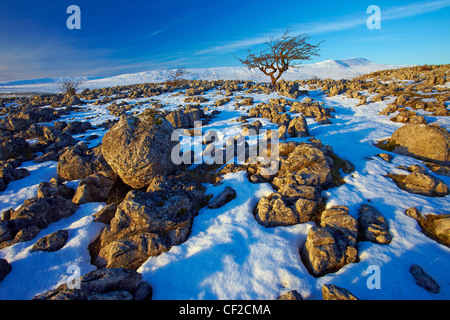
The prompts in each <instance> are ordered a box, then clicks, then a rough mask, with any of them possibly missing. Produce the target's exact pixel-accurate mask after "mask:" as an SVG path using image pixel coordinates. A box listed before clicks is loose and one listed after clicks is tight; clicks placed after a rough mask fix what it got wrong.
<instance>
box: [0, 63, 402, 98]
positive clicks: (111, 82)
mask: <svg viewBox="0 0 450 320" xmlns="http://www.w3.org/2000/svg"><path fill="white" fill-rule="evenodd" d="M399 67H400V66H396V65H385V64H378V63H374V62H371V61H369V60H367V59H364V58H350V59H342V60H326V61H322V62H317V63H313V64H303V65H299V66H294V67H291V68H290V69H289V70H288V71H286V72H285V73H284V74H283V76H282V79H285V80H291V81H292V80H305V79H310V78H312V77H318V78H320V79H327V78H329V79H334V80H339V79H352V78H355V77H358V76H360V75H363V74H366V73H370V72H374V71H378V70H384V69H394V68H399ZM171 71H172V70H155V71H144V72H138V73H131V74H123V75H118V76H113V77H108V78H99V77H96V78H92V77H91V78H90V80H88V81H86V82H85V83H84V84H83V85H82V88H89V89H97V88H105V87H113V86H124V85H130V84H136V83H150V82H164V81H167V80H168V79H169V74H170V72H171ZM187 71H188V74H187V75H186V76H185V78H186V79H190V80H191V79H198V80H251V81H255V82H267V81H268V80H269V78H268V77H267V76H265V75H264V74H263V73H262V72H261V71H259V70H258V69H251V70H249V69H247V68H245V67H220V68H197V69H187ZM56 82H57V79H51V78H50V79H49V78H45V79H34V80H21V81H12V82H2V83H0V93H9V92H59V88H58V86H57V84H56Z"/></svg>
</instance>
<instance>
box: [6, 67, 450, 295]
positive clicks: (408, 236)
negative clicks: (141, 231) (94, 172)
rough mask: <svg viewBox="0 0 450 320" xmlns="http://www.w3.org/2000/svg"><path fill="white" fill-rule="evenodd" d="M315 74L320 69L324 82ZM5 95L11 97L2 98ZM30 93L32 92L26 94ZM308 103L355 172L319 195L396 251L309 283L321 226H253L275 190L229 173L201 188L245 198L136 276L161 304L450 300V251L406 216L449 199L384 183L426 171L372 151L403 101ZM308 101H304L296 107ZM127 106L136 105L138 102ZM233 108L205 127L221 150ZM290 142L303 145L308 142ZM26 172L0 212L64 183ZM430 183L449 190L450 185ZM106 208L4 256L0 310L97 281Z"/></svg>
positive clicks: (320, 129) (445, 122) (205, 212)
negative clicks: (377, 219)
mask: <svg viewBox="0 0 450 320" xmlns="http://www.w3.org/2000/svg"><path fill="white" fill-rule="evenodd" d="M302 68H304V69H299V70H301V72H302V73H301V74H303V75H305V77H307V75H308V74H307V72H306V71H307V70H312V71H311V72H318V74H319V75H321V76H324V77H327V78H330V77H335V78H337V79H340V78H341V77H347V71H348V72H350V73H353V75H356V74H357V73H358V72H363V73H366V72H369V71H367V70H369V69H370V70H372V68H373V70H375V69H376V68H379V69H380V68H382V66H380V65H376V64H372V63H370V62H368V61H366V60H364V59H346V60H330V61H324V62H322V63H318V64H314V65H308V66H303V67H302ZM308 68H309V69H308ZM314 68H315V70H313V69H314ZM383 68H384V66H383ZM243 70H244V69H240V68H236V69H230V68H228V69H226V68H225V69H224V68H212V69H208V70H203V71H202V72H203V73H197V75H198V74H200V75H202V76H205V77H206V78H210V79H211V78H214V77H217V78H219V77H225V78H226V76H227V72H228V74H229V77H233V76H234V77H241V76H243V75H244V73H240V72H241V71H242V72H244V71H243ZM318 70H322V71H320V72H322V73H320V72H319V71H318ZM327 70H328V71H327ZM245 72H247V73H246V75H247V76H250V75H251V74H250V73H248V70H246V71H245ZM299 72H300V71H299ZM327 72H328V73H327ZM291 75H292V74H291ZM298 75H299V73H297V76H298ZM163 76H164V74H163V73H162V72H154V73H141V74H135V75H123V76H121V77H119V78H109V79H97V80H92V81H97V83H96V85H98V86H99V87H100V86H104V85H111V83H112V82H113V81H117V82H114V84H115V85H116V84H124V83H131V82H133V81H140V82H148V80H149V79H159V80H160V81H163V79H164V77H163ZM152 77H153V78H152ZM102 81H103V82H102ZM108 81H112V82H108ZM152 81H153V80H152ZM89 83H93V82H89ZM46 85H48V84H46ZM36 86H37V87H36V88H38V87H39V88H41V89H43V88H48V87H45V86H44V85H37V84H36ZM5 88H6V87H5V86H4V87H2V88H0V90H4V89H5ZM8 88H12V86H9V87H8ZM23 88H24V87H21V89H20V90H22V89H23ZM29 89H30V87H29V86H28V87H27V90H29ZM24 90H25V89H24ZM45 90H47V89H45ZM218 93H220V92H219V90H211V91H208V92H206V93H205V95H204V96H205V97H206V98H207V99H209V101H208V102H207V103H204V104H202V106H211V105H212V104H213V103H214V102H215V101H216V100H218V99H220V98H222V95H220V94H218ZM239 94H240V95H243V96H245V97H252V98H253V99H254V102H255V105H256V104H257V103H259V102H268V101H269V99H270V98H278V97H279V96H278V94H276V93H272V94H270V95H265V94H259V93H252V94H249V93H246V92H240V93H239ZM365 94H367V92H365ZM310 96H311V97H312V98H313V99H315V100H316V101H319V102H323V103H324V104H325V107H334V108H335V110H336V112H335V113H334V115H335V118H333V119H331V121H332V124H328V125H319V124H317V123H316V122H315V121H314V120H313V119H307V121H308V127H309V131H310V134H311V135H312V136H315V137H316V138H318V139H320V140H321V141H322V142H323V143H324V144H329V145H331V146H332V147H333V150H334V152H335V153H336V154H337V155H338V156H339V157H341V158H343V159H346V160H349V161H350V162H351V163H353V164H354V165H355V171H354V172H352V173H351V174H348V175H345V174H344V180H345V182H346V183H345V184H344V185H342V186H340V187H338V188H333V189H329V190H326V191H324V192H323V193H322V196H324V197H326V198H327V207H330V206H332V205H345V206H348V207H349V210H350V214H351V215H352V216H354V217H355V218H356V217H357V214H358V209H359V208H360V206H361V205H362V204H370V205H372V206H374V207H375V208H376V209H377V210H378V211H379V212H380V213H382V214H383V216H384V217H385V218H386V220H387V222H388V224H389V230H390V232H391V234H392V236H393V240H392V242H391V243H390V244H389V245H379V244H374V243H371V242H359V243H358V256H359V257H360V261H359V262H358V263H352V264H348V265H346V266H345V267H343V268H342V269H340V270H339V271H338V272H336V273H332V274H328V275H325V276H323V277H321V278H315V277H313V276H312V275H310V274H309V273H308V271H307V270H306V268H305V267H304V265H303V263H302V261H301V260H300V255H299V250H300V249H301V248H302V246H303V245H304V243H305V241H306V237H307V234H308V231H309V229H310V228H311V227H312V226H313V225H314V224H313V223H312V222H309V223H304V224H298V225H294V226H290V227H276V228H265V227H263V226H261V225H259V224H258V223H257V222H256V220H255V218H254V216H253V209H254V207H255V206H256V204H257V202H258V201H259V199H261V198H262V197H263V196H267V195H269V194H270V193H272V192H273V189H272V188H271V186H270V185H269V184H265V183H262V184H253V183H250V182H249V181H248V179H247V177H246V173H245V172H238V173H230V174H227V175H225V176H224V180H223V184H221V185H218V186H213V185H210V184H205V187H206V193H207V194H212V195H217V194H219V193H220V192H221V191H223V190H224V189H225V187H227V186H231V187H232V188H233V189H235V190H236V192H237V197H236V199H234V200H232V201H231V202H229V203H228V204H226V205H225V206H223V207H221V208H218V209H209V208H207V207H205V208H203V209H201V210H200V211H199V214H198V216H197V217H195V219H194V222H193V227H192V232H191V234H190V236H189V238H188V240H187V241H186V242H185V243H183V244H181V245H178V246H175V247H172V248H171V250H169V251H168V252H166V253H163V254H161V255H160V256H157V257H150V258H149V259H148V260H147V261H146V262H145V263H144V264H143V265H142V266H141V267H140V268H139V269H138V271H139V272H140V273H141V274H142V275H143V277H144V279H145V280H147V281H148V282H149V283H150V284H151V285H152V287H153V298H154V299H238V300H240V299H245V300H248V299H276V298H277V297H278V296H279V295H281V294H282V293H283V292H285V291H288V290H297V291H298V292H299V293H300V294H301V295H302V296H303V298H305V299H321V298H322V293H321V288H322V285H323V284H329V283H332V284H335V285H337V286H341V287H344V288H346V289H348V290H350V291H351V292H352V293H353V294H354V295H356V296H357V297H358V298H360V299H443V300H448V299H450V281H449V279H450V278H449V276H448V270H449V269H450V249H449V248H447V247H445V246H443V245H441V244H439V243H437V242H435V241H433V240H431V239H430V238H428V237H427V236H425V235H424V234H423V233H422V232H421V230H420V227H419V226H418V224H417V222H416V221H415V220H414V219H412V218H410V217H408V216H406V215H405V214H404V211H405V209H407V208H409V207H413V206H414V207H417V208H418V209H419V210H420V211H422V212H423V213H434V214H442V213H448V208H449V204H450V196H446V197H441V198H435V197H425V196H421V195H415V194H410V193H407V192H406V191H403V190H401V189H399V188H398V187H397V186H396V185H395V183H394V182H393V181H392V180H390V179H389V178H388V177H386V174H387V173H405V171H403V170H401V169H398V168H396V167H397V166H400V165H402V166H410V165H413V164H421V162H420V161H418V160H416V159H414V158H410V157H406V156H401V155H397V154H393V153H391V155H392V156H393V160H392V163H388V162H386V161H383V160H382V159H380V158H378V157H377V156H376V155H377V154H379V153H382V152H386V151H383V150H380V149H378V148H376V147H375V146H374V143H375V142H376V141H378V140H381V139H385V138H387V137H390V136H391V135H392V133H393V132H394V131H395V130H396V129H397V128H399V127H400V126H401V125H402V124H401V123H394V122H392V121H390V120H389V118H390V116H380V115H379V114H378V113H379V112H380V111H382V110H383V109H384V108H385V107H386V106H387V105H388V104H389V103H391V102H393V101H394V99H395V97H390V98H388V99H386V100H385V101H381V102H376V103H370V104H369V105H365V106H357V104H358V102H359V100H358V99H349V98H347V97H345V96H344V95H338V96H335V97H330V98H329V97H326V96H324V95H322V94H321V92H320V91H318V90H315V91H310ZM372 97H373V95H372ZM153 98H154V99H157V100H159V101H160V102H161V103H162V104H164V105H165V107H164V109H166V110H174V109H176V108H177V107H178V105H180V104H181V105H184V104H185V103H184V101H183V98H184V96H183V95H180V96H172V93H167V94H162V95H159V96H155V97H153ZM301 99H302V97H301V98H300V99H299V100H301ZM291 100H292V99H291ZM124 101H127V102H128V103H133V102H135V101H140V100H139V99H124ZM143 101H144V104H143V105H142V106H140V107H139V108H137V109H134V110H131V111H130V112H133V111H135V110H138V111H142V110H144V109H145V108H147V107H148V106H149V103H148V102H146V101H147V100H146V99H143ZM369 101H370V99H369ZM234 103H235V100H234V99H233V100H232V101H230V102H229V103H227V104H225V105H223V106H220V107H217V108H215V109H217V110H219V111H220V112H221V113H220V114H219V115H218V116H217V117H216V118H214V119H213V120H212V121H211V122H210V123H209V124H208V125H206V126H204V127H203V128H202V132H203V133H205V132H207V131H208V130H214V131H217V132H218V133H219V137H220V139H221V140H220V141H219V142H218V143H221V142H223V140H224V139H225V138H226V137H227V136H235V135H237V134H239V133H240V130H241V128H240V127H239V126H240V125H241V123H239V122H236V121H234V120H236V119H237V118H238V117H239V116H241V115H244V114H246V112H247V110H248V109H249V107H243V108H241V109H240V110H236V109H235V106H234ZM106 106H107V105H103V106H95V105H94V104H93V101H90V102H88V103H87V104H86V105H83V106H81V108H80V109H81V110H79V111H77V112H72V113H71V114H69V115H66V116H64V117H63V118H62V119H61V120H64V121H75V120H78V121H90V122H91V123H92V124H93V125H98V124H101V123H103V122H104V121H106V120H109V119H117V118H116V117H114V116H112V115H110V114H109V112H108V111H107V110H106ZM427 119H431V120H432V121H433V122H436V123H439V124H441V125H442V126H444V127H445V128H447V129H450V122H449V119H448V117H429V116H427ZM250 120H251V119H250ZM258 120H259V121H261V122H262V123H263V125H264V126H263V128H264V129H269V128H276V125H274V124H272V123H270V122H269V121H268V120H267V119H258ZM249 122H250V123H251V122H252V121H249ZM105 133H106V130H103V129H95V130H90V131H88V132H87V133H85V134H81V135H76V136H75V138H76V139H77V140H79V141H84V139H85V138H86V137H88V136H89V135H92V134H96V135H98V136H99V137H98V138H97V139H95V140H93V141H90V142H89V146H90V147H93V146H96V145H97V144H98V143H101V139H102V137H103V135H104V134H105ZM290 140H293V141H302V142H303V141H306V140H307V139H306V138H294V139H290ZM183 141H184V140H183ZM203 147H204V146H203ZM21 167H22V168H27V169H28V170H29V171H30V173H31V174H30V176H28V177H26V178H24V179H21V180H18V181H14V182H11V183H10V184H9V185H8V187H7V189H6V190H5V191H3V192H0V212H2V211H4V210H7V209H9V208H15V209H16V208H18V207H19V206H20V205H22V204H23V203H24V201H25V200H26V199H28V198H31V197H35V196H36V192H37V188H38V185H39V183H40V182H42V181H50V179H51V178H53V177H56V176H57V172H56V171H57V170H56V167H57V163H56V162H44V163H40V164H36V163H33V162H25V163H23V164H22V166H21ZM427 172H428V173H429V174H431V175H434V176H435V177H438V178H439V179H441V180H443V181H444V182H445V183H446V184H447V185H450V177H445V176H440V175H436V174H434V173H433V172H431V171H427ZM78 183H79V181H69V182H67V183H66V184H67V185H68V186H69V187H71V188H74V189H75V188H76V187H77V186H78ZM104 205H105V204H104V203H90V204H85V205H82V206H81V207H80V209H79V210H78V211H77V212H76V213H75V214H74V215H72V216H71V217H69V218H66V219H63V220H60V221H58V222H55V223H53V224H51V225H50V226H49V227H48V228H46V229H45V230H42V231H41V232H40V234H39V235H38V236H37V237H36V238H35V239H34V240H32V241H29V242H23V243H18V244H15V245H13V246H11V247H8V248H4V249H2V250H0V257H1V258H5V259H7V260H8V261H9V263H10V264H11V265H12V271H11V273H10V274H9V275H7V276H6V277H5V279H4V280H3V281H2V282H1V283H0V299H31V298H32V297H33V296H34V295H36V294H38V293H41V292H45V291H47V290H50V289H52V288H55V287H56V286H58V285H60V284H62V283H64V282H65V281H67V279H68V277H69V276H70V273H68V267H70V266H73V265H75V266H77V267H79V268H80V271H81V275H82V274H85V273H87V272H89V271H91V270H94V269H95V267H94V266H93V265H91V264H90V256H89V253H88V250H87V247H88V245H89V243H90V242H92V241H93V240H94V239H95V238H96V236H97V235H98V234H99V233H100V232H101V230H102V229H103V228H104V225H103V224H101V223H95V222H93V217H92V214H94V213H95V212H97V211H99V210H100V209H101V208H103V206H104ZM61 229H66V230H68V231H69V241H68V243H67V244H66V245H65V246H64V247H63V248H62V249H60V250H59V251H56V252H33V253H32V252H30V249H31V247H32V245H33V244H34V243H35V241H36V240H37V239H39V238H41V237H43V236H45V235H48V234H50V233H51V232H54V231H57V230H61ZM412 264H419V265H420V266H422V268H423V269H424V270H425V272H426V273H427V274H429V275H430V276H432V277H433V278H434V279H435V280H436V282H437V283H438V284H439V286H440V289H441V292H440V293H439V294H437V295H436V294H432V293H429V292H427V291H426V290H424V289H423V288H421V287H419V286H418V285H416V283H415V281H414V279H413V277H412V275H411V274H410V273H409V267H410V266H411V265H412ZM374 266H375V267H378V268H379V272H380V284H381V288H380V289H370V288H369V286H368V285H367V284H368V281H369V280H370V277H371V275H372V271H371V270H374V269H373V268H374ZM375 270H377V269H375Z"/></svg>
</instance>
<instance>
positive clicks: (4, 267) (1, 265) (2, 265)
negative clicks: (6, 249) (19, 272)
mask: <svg viewBox="0 0 450 320" xmlns="http://www.w3.org/2000/svg"><path fill="white" fill-rule="evenodd" d="M11 270H12V267H11V265H10V264H9V263H8V261H6V260H5V259H2V258H0V282H1V281H2V280H3V279H4V278H5V277H6V276H7V275H8V273H10V272H11Z"/></svg>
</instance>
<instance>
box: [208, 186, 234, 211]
mask: <svg viewBox="0 0 450 320" xmlns="http://www.w3.org/2000/svg"><path fill="white" fill-rule="evenodd" d="M235 198H236V191H235V190H234V189H233V188H231V187H226V188H225V190H223V191H222V192H221V193H220V194H218V195H217V196H216V197H215V198H213V199H212V200H211V201H210V203H209V204H208V207H209V208H210V209H217V208H220V207H222V206H224V205H225V204H227V203H228V202H230V201H231V200H233V199H235Z"/></svg>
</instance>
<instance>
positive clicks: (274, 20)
mask: <svg viewBox="0 0 450 320" xmlns="http://www.w3.org/2000/svg"><path fill="white" fill-rule="evenodd" d="M72 4H75V5H78V6H79V7H80V9H81V30H69V29H68V28H67V27H66V20H67V18H68V17H69V14H67V13H66V10H67V7H68V6H69V5H72ZM369 5H378V6H379V7H380V9H381V29H380V30H369V29H368V28H367V26H366V20H367V18H368V17H369V16H370V14H367V12H366V10H367V7H368V6H369ZM449 21H450V0H434V1H433V0H431V1H381V0H371V1H336V0H334V1H320V2H319V1H316V2H314V1H300V0H295V1H273V0H271V1H266V0H226V1H225V0H223V1H214V0H184V1H179V0H175V1H171V0H166V1H135V0H128V1H118V0H110V1H107V2H106V1H105V2H100V1H95V0H90V1H85V0H70V1H65V0H64V1H63V0H58V1H54V0H53V1H49V0H39V1H36V0H0V81H5V80H20V79H33V78H46V77H61V76H112V75H118V74H123V73H132V72H139V71H147V70H155V69H171V68H177V67H181V66H183V67H186V68H201V67H221V66H239V65H240V62H239V61H238V60H236V59H235V58H234V57H233V56H234V55H235V56H238V57H245V55H246V50H247V49H252V50H258V49H261V48H263V43H264V40H267V39H268V38H270V37H275V38H276V37H278V36H280V35H281V34H282V33H283V32H284V31H285V30H286V28H289V29H290V30H291V33H292V34H300V33H308V34H309V35H310V36H311V42H313V43H316V42H319V41H321V40H324V42H323V44H322V45H321V51H320V56H319V57H314V59H312V60H311V61H307V62H306V63H314V62H318V61H324V60H329V59H344V58H351V57H362V58H366V59H369V60H371V61H374V62H377V63H384V64H401V65H406V64H447V63H450V59H449V58H450V41H449V40H450V37H449V33H450V26H449V25H450V23H449Z"/></svg>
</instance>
